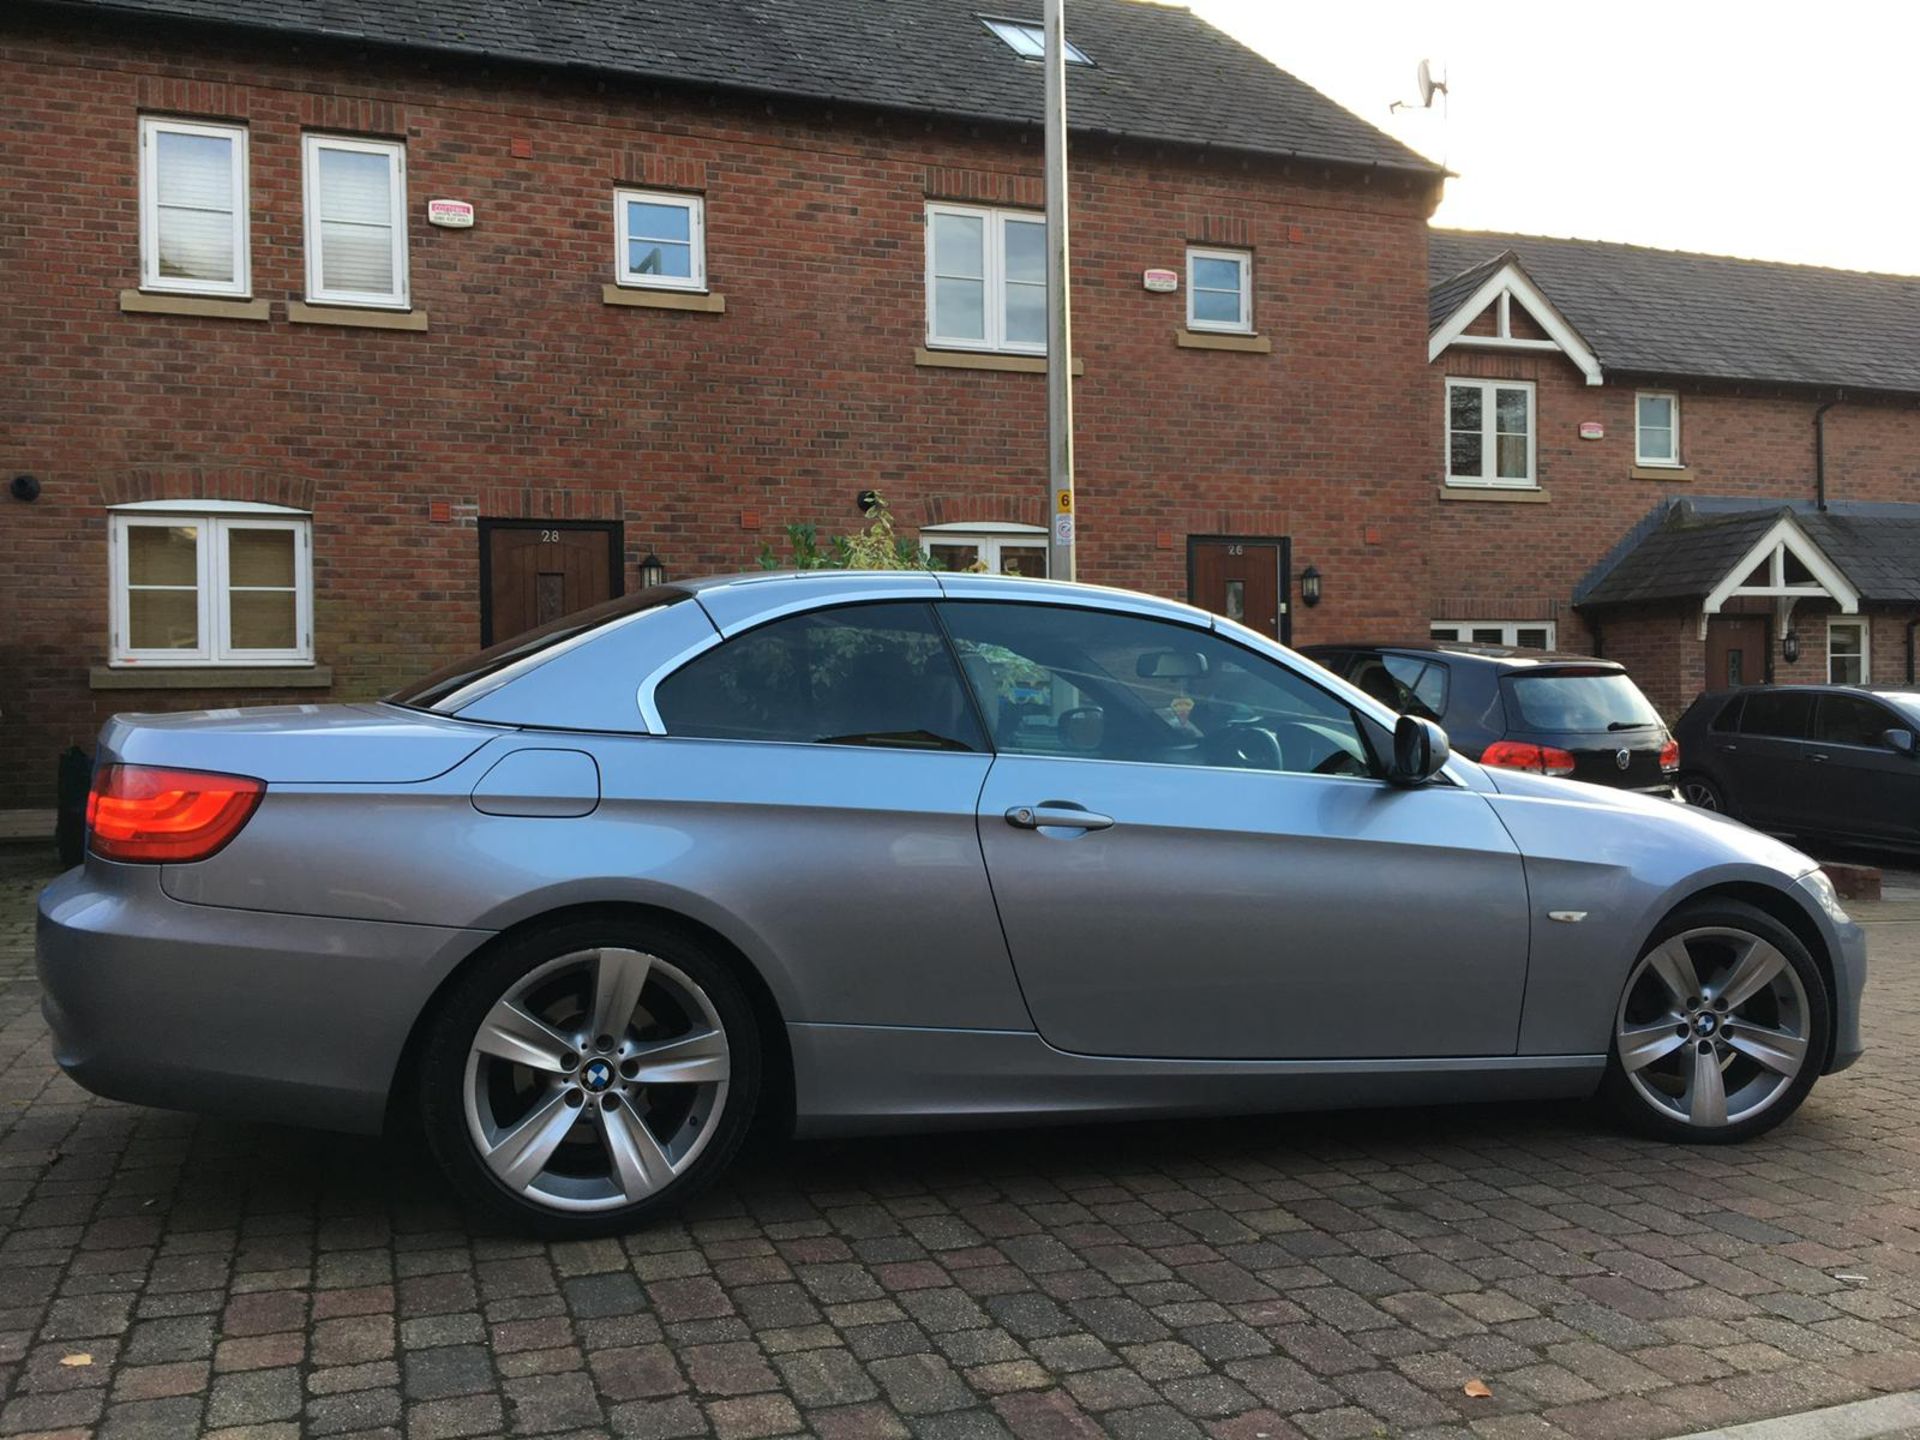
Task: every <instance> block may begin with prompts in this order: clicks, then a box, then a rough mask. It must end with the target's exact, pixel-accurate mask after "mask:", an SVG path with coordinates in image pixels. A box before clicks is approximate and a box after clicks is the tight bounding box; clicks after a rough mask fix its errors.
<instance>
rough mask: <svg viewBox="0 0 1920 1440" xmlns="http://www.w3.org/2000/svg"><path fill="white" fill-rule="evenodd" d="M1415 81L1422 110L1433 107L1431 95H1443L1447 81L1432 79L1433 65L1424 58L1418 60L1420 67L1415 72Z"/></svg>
mask: <svg viewBox="0 0 1920 1440" xmlns="http://www.w3.org/2000/svg"><path fill="white" fill-rule="evenodd" d="M1417 82H1418V84H1419V86H1420V106H1421V108H1422V109H1424V110H1431V109H1432V108H1433V97H1434V96H1435V95H1444V94H1446V93H1447V82H1446V81H1445V80H1444V79H1440V80H1436V79H1434V78H1433V66H1431V65H1430V64H1428V63H1427V62H1426V61H1425V60H1422V61H1421V62H1420V69H1419V71H1418V72H1417Z"/></svg>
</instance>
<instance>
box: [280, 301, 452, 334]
mask: <svg viewBox="0 0 1920 1440" xmlns="http://www.w3.org/2000/svg"><path fill="white" fill-rule="evenodd" d="M287 319H289V320H291V321H292V322H293V323H294V324H296V325H345V326H349V327H351V328H354V329H358V330H425V329H426V328H427V312H426V311H424V310H374V309H366V310H362V309H359V308H358V307H356V306H353V305H309V304H307V303H306V302H305V301H304V300H289V301H288V302H287Z"/></svg>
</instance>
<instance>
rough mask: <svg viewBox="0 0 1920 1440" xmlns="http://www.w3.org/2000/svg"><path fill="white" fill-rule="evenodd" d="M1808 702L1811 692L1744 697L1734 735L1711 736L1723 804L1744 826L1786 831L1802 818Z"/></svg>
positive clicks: (1782, 691)
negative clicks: (1724, 795)
mask: <svg viewBox="0 0 1920 1440" xmlns="http://www.w3.org/2000/svg"><path fill="white" fill-rule="evenodd" d="M1813 700H1814V692H1813V691H1810V690H1801V689H1796V688H1794V687H1792V686H1786V685H1783V686H1780V687H1778V688H1775V689H1769V690H1751V691H1748V692H1747V697H1746V703H1745V704H1744V705H1743V706H1741V709H1740V728H1739V730H1738V731H1737V732H1735V733H1732V734H1725V733H1722V734H1716V735H1714V737H1713V740H1712V742H1711V743H1712V745H1713V750H1714V756H1715V759H1716V760H1717V761H1718V762H1719V763H1718V768H1719V771H1720V774H1721V775H1722V776H1723V777H1724V778H1725V780H1726V788H1727V804H1728V805H1729V806H1730V807H1731V808H1732V810H1733V812H1734V814H1736V815H1738V816H1739V817H1740V818H1741V819H1743V820H1745V821H1747V822H1748V823H1749V824H1752V825H1755V826H1758V827H1760V828H1762V829H1774V830H1791V829H1794V828H1795V827H1796V826H1798V825H1799V824H1801V823H1802V821H1803V820H1804V819H1805V818H1806V815H1807V813H1808V805H1807V799H1808V797H1807V794H1806V790H1807V774H1806V768H1807V767H1806V766H1805V764H1804V763H1803V762H1802V759H1801V755H1802V752H1803V750H1804V749H1805V746H1806V739H1807V735H1808V733H1809V732H1810V731H1811V729H1812V726H1813ZM1682 758H1683V759H1684V758H1685V757H1684V756H1683V757H1682Z"/></svg>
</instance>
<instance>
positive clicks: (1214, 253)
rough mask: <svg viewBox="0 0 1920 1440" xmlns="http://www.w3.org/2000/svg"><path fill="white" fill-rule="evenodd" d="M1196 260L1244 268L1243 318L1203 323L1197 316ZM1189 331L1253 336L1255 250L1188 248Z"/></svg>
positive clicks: (1242, 274) (1241, 313)
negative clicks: (1219, 261) (1224, 262)
mask: <svg viewBox="0 0 1920 1440" xmlns="http://www.w3.org/2000/svg"><path fill="white" fill-rule="evenodd" d="M1196 260H1231V261H1233V262H1234V263H1235V264H1237V265H1238V266H1239V267H1240V318H1239V319H1237V320H1234V321H1231V322H1229V321H1225V320H1201V319H1197V318H1196V317H1195V316H1194V313H1193V302H1194V299H1195V294H1196V292H1195V289H1194V281H1193V271H1194V262H1195V261H1196ZM1187 329H1189V330H1212V331H1217V332H1224V333H1227V334H1234V335H1251V334H1252V333H1253V252H1252V251H1251V250H1222V249H1218V248H1215V247H1212V246H1206V245H1189V246H1188V247H1187Z"/></svg>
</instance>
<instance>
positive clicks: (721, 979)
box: [419, 918, 761, 1236]
mask: <svg viewBox="0 0 1920 1440" xmlns="http://www.w3.org/2000/svg"><path fill="white" fill-rule="evenodd" d="M431 1026H432V1028H431V1030H430V1031H429V1034H428V1037H427V1041H426V1044H425V1045H424V1046H423V1048H422V1053H421V1063H420V1074H419V1101H420V1112H421V1118H422V1122H423V1127H424V1130H425V1133H426V1137H427V1142H428V1144H429V1145H430V1146H431V1148H432V1149H433V1152H434V1154H435V1156H436V1158H437V1159H438V1160H439V1161H440V1164H441V1166H442V1168H443V1169H444V1170H445V1171H446V1172H447V1175H448V1177H449V1178H450V1179H451V1180H452V1181H453V1183H454V1185H455V1186H456V1187H457V1188H458V1189H459V1190H460V1191H461V1192H462V1193H463V1194H464V1195H465V1196H466V1197H467V1198H468V1199H469V1200H471V1201H473V1202H474V1203H476V1204H477V1205H479V1206H481V1207H482V1208H484V1209H486V1210H488V1211H490V1212H492V1213H493V1214H495V1215H497V1216H499V1217H500V1218H502V1219H504V1220H506V1221H508V1222H509V1223H513V1224H517V1225H519V1226H521V1227H523V1228H531V1229H535V1230H538V1231H541V1232H543V1233H546V1234H552V1235H573V1236H579V1235H603V1234H609V1233H612V1232H615V1231H619V1230H623V1229H627V1228H630V1227H632V1226H634V1225H636V1224H639V1223H641V1222H643V1221H645V1220H646V1219H648V1218H650V1217H651V1216H654V1215H656V1214H659V1213H661V1212H662V1211H665V1210H667V1209H670V1208H672V1207H674V1206H677V1205H679V1204H681V1203H682V1202H684V1201H685V1200H686V1199H688V1198H689V1197H690V1196H691V1195H693V1194H694V1193H695V1192H696V1191H698V1190H699V1189H701V1188H703V1187H704V1186H705V1185H706V1184H707V1183H708V1182H709V1181H710V1180H711V1179H712V1178H713V1177H714V1176H715V1175H716V1174H717V1173H718V1172H719V1171H720V1170H721V1169H722V1168H723V1167H724V1166H725V1165H726V1164H727V1162H728V1161H729V1160H730V1159H731V1158H732V1157H733V1154H734V1152H735V1151H736V1150H737V1149H738V1148H739V1146H740V1142H741V1140H742V1138H743V1137H744V1136H745V1134H746V1131H747V1127H748V1124H749V1122H750V1121H751V1119H752V1112H753V1108H754V1103H755V1101H756V1100H757V1098H758V1096H759V1089H760V1054H761V1047H760V1041H759V1036H758V1034H757V1027H756V1024H755V1019H754V1013H753V1007H752V1005H751V1003H750V1002H749V1001H748V999H747V997H746V994H745V992H744V991H743V990H742V988H741V986H740V983H739V981H738V979H737V978H736V977H735V975H734V973H733V971H732V969H731V967H730V966H729V965H728V964H727V963H726V962H725V961H724V960H722V959H720V958H718V957H716V956H715V955H713V954H712V953H710V951H709V950H708V948H707V947H706V946H704V945H702V944H701V943H699V942H698V941H697V940H695V939H694V938H692V937H690V936H687V935H684V934H681V933H679V932H678V931H675V930H672V929H669V928H666V927H657V926H653V925H648V924H643V923H635V922H633V921H630V920H625V919H619V918H609V919H585V920H576V921H570V922H567V923H564V924H561V925H557V926H554V927H551V928H548V929H544V930H540V931H537V932H534V933H530V934H527V935H524V936H521V937H518V938H516V939H515V940H513V941H511V942H509V943H507V944H505V945H502V946H501V947H499V948H498V949H497V950H494V951H493V952H491V953H489V954H488V955H486V956H484V957H482V958H481V959H480V960H479V961H478V962H477V963H475V964H474V965H473V966H471V967H470V968H469V969H468V970H467V971H466V973H464V974H462V975H461V976H460V977H459V978H458V979H457V980H456V981H455V982H454V985H453V987H452V989H451V990H450V991H449V992H448V994H447V995H446V996H445V998H444V1000H443V1002H442V1004H441V1005H440V1007H439V1009H438V1011H437V1013H436V1015H435V1016H434V1017H433V1019H432V1021H431Z"/></svg>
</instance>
